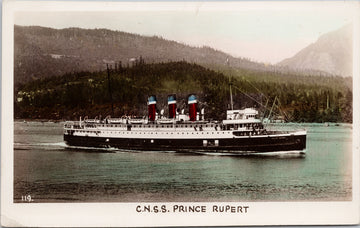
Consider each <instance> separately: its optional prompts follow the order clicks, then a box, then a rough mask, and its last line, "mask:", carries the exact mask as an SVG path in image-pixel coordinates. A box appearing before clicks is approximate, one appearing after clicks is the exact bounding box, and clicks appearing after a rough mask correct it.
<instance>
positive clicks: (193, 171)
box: [14, 122, 352, 202]
mask: <svg viewBox="0 0 360 228" xmlns="http://www.w3.org/2000/svg"><path fill="white" fill-rule="evenodd" d="M14 125H15V131H14V202H22V200H21V199H22V196H27V195H31V198H32V199H33V200H34V201H33V202H155V201H156V202H158V201H164V202H165V201H166V202H174V201H184V202H189V201H190V202H195V201H207V202H210V201H242V202H244V201H314V200H316V201H343V200H351V199H352V151H351V145H352V129H351V126H350V125H343V126H332V127H331V126H330V127H325V126H323V125H306V126H305V127H306V129H307V130H308V136H307V154H306V156H300V155H298V154H287V155H271V156H214V155H198V154H185V153H175V152H136V151H122V150H111V149H110V150H96V149H93V150H82V149H78V148H67V147H66V145H65V144H64V142H63V140H62V132H63V131H62V126H63V124H62V123H51V122H44V123H41V122H15V124H14ZM286 127H287V128H291V127H292V125H287V126H286ZM100 152H101V153H100ZM104 152H105V153H104Z"/></svg>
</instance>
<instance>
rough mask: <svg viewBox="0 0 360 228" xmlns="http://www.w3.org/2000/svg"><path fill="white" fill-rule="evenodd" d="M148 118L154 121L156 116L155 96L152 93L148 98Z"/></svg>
mask: <svg viewBox="0 0 360 228" xmlns="http://www.w3.org/2000/svg"><path fill="white" fill-rule="evenodd" d="M148 112H149V120H150V121H154V120H155V117H156V96H155V95H152V96H149V98H148Z"/></svg>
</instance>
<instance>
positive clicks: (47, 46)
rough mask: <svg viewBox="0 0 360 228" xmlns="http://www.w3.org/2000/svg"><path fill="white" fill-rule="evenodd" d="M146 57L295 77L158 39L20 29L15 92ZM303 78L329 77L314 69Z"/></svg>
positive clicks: (207, 49)
mask: <svg viewBox="0 0 360 228" xmlns="http://www.w3.org/2000/svg"><path fill="white" fill-rule="evenodd" d="M140 57H142V58H143V59H145V60H146V61H147V62H148V63H159V62H171V61H186V62H190V63H196V64H199V65H202V66H205V67H207V68H211V69H214V70H217V69H218V68H219V67H220V68H221V67H225V68H227V67H228V63H229V65H230V66H231V67H235V68H237V69H246V70H253V71H276V72H280V71H281V72H289V71H290V70H289V69H287V68H286V67H281V66H273V65H265V64H263V63H257V62H254V61H250V60H249V59H246V58H235V57H232V56H230V55H229V54H226V53H224V52H221V51H219V50H215V49H213V48H211V47H193V46H189V45H186V44H182V43H178V42H175V41H170V40H166V39H163V38H161V37H157V36H141V35H138V34H131V33H126V32H121V31H112V30H108V29H81V28H66V29H53V28H45V27H39V26H17V25H15V27H14V84H15V87H17V85H18V84H19V83H21V82H29V81H31V80H36V79H42V78H47V77H53V76H62V75H64V74H66V73H74V72H80V71H89V72H95V71H99V70H105V69H106V68H105V66H106V63H110V64H112V65H115V63H116V64H119V62H121V64H122V65H123V66H127V65H129V66H132V65H134V64H135V62H136V61H139V59H140ZM227 60H229V62H227ZM299 73H304V74H312V75H319V74H323V75H324V74H326V73H324V72H320V71H313V70H309V69H307V70H306V71H302V72H299Z"/></svg>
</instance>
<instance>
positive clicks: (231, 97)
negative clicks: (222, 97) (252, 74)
mask: <svg viewBox="0 0 360 228" xmlns="http://www.w3.org/2000/svg"><path fill="white" fill-rule="evenodd" d="M226 63H227V65H228V69H229V87H230V108H231V110H234V103H233V96H232V90H231V85H232V82H231V76H230V63H229V58H227V59H226Z"/></svg>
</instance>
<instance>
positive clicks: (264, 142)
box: [64, 135, 306, 153]
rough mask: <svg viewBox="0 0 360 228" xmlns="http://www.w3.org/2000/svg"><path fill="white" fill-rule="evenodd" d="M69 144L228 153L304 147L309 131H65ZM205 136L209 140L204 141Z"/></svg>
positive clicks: (295, 149) (297, 149)
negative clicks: (184, 135)
mask: <svg viewBox="0 0 360 228" xmlns="http://www.w3.org/2000/svg"><path fill="white" fill-rule="evenodd" d="M64 140H65V142H66V144H67V145H69V146H76V147H92V148H109V147H111V148H118V149H127V150H148V151H207V152H228V153H241V152H249V153H264V152H278V151H303V150H305V148H306V135H286V136H267V135H266V136H263V137H242V138H229V139H210V140H209V139H175V138H173V139H134V138H105V137H88V136H73V135H64ZM204 140H207V143H206V144H204Z"/></svg>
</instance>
